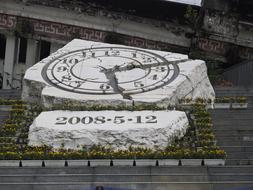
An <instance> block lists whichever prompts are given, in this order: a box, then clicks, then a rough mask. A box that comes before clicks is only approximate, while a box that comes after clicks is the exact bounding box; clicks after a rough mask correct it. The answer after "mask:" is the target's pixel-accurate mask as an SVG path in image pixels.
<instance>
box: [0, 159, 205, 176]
mask: <svg viewBox="0 0 253 190" xmlns="http://www.w3.org/2000/svg"><path fill="white" fill-rule="evenodd" d="M63 164H64V161H63ZM23 165H24V164H23ZM206 171H207V167H196V166H157V167H152V166H149V167H141V166H139V167H134V166H113V167H107V166H99V167H88V166H75V167H74V166H72V167H52V166H51V167H0V175H18V174H22V175H24V174H91V173H96V174H123V173H124V174H143V173H150V172H151V173H159V174H171V173H181V174H187V173H188V174H194V173H205V172H206Z"/></svg>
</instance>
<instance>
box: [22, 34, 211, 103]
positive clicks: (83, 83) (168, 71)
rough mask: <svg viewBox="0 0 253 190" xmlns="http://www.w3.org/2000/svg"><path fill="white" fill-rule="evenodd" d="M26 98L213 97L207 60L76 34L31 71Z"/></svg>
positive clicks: (57, 100)
mask: <svg viewBox="0 0 253 190" xmlns="http://www.w3.org/2000/svg"><path fill="white" fill-rule="evenodd" d="M22 98H23V99H24V100H26V101H30V102H36V103H40V104H42V105H44V106H45V107H52V106H53V105H54V104H56V103H62V102H64V101H68V102H71V103H73V105H74V104H77V105H81V104H84V105H87V104H91V105H92V104H94V103H97V104H104V105H119V104H129V105H132V104H133V103H136V104H138V103H156V104H158V105H161V106H168V105H176V104H177V103H178V100H179V99H181V98H191V99H196V98H204V99H211V100H214V98H215V93H214V90H213V87H212V85H211V83H210V81H209V79H208V76H207V68H206V65H205V62H204V61H202V60H191V59H189V58H188V56H187V55H183V54H177V53H171V52H164V51H156V50H147V49H141V48H134V47H129V46H123V45H115V44H106V43H98V42H91V41H85V40H77V39H75V40H73V41H71V42H70V43H68V44H67V45H66V46H64V47H63V48H61V49H59V50H58V51H56V52H55V53H53V54H51V55H50V56H49V57H47V58H45V59H43V60H42V61H40V62H39V63H37V64H35V65H34V66H32V67H31V68H29V69H28V70H27V71H26V74H25V77H24V84H23V91H22Z"/></svg>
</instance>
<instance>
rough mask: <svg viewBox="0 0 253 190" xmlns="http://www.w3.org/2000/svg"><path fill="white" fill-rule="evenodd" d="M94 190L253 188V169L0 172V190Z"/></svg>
mask: <svg viewBox="0 0 253 190" xmlns="http://www.w3.org/2000/svg"><path fill="white" fill-rule="evenodd" d="M242 168H243V172H242ZM96 186H104V187H117V188H124V189H131V190H133V189H136V190H143V189H145V190H157V189H159V190H168V189H172V190H186V189H187V190H223V189H231V188H236V187H253V166H250V167H248V166H247V167H240V168H238V167H237V166H226V167H191V166H170V167H165V166H157V167H134V166H133V167H119V166H118V167H115V166H113V167H102V166H100V167H87V166H81V167H62V168H57V167H50V168H49V167H48V168H46V167H45V168H42V167H40V168H38V167H36V168H34V167H22V168H18V169H17V168H13V167H12V168H9V167H4V168H0V189H3V190H42V189H43V190H46V189H50V190H69V189H71V190H85V189H90V188H91V187H96Z"/></svg>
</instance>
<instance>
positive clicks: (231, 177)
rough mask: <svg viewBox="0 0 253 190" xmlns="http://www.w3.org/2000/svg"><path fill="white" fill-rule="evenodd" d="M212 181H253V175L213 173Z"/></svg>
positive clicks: (210, 178) (210, 177)
mask: <svg viewBox="0 0 253 190" xmlns="http://www.w3.org/2000/svg"><path fill="white" fill-rule="evenodd" d="M209 180H211V181H216V182H218V181H253V173H250V174H249V173H212V174H211V175H210V176H209Z"/></svg>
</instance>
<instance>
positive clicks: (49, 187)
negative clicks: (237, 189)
mask: <svg viewBox="0 0 253 190" xmlns="http://www.w3.org/2000/svg"><path fill="white" fill-rule="evenodd" d="M219 184H222V185H223V184H224V183H219ZM234 184H235V183H231V186H233V185H234ZM237 184H241V183H240V182H239V183H238V182H237ZM243 184H246V183H245V182H243ZM249 184H253V183H250V182H249ZM224 185H226V186H228V185H227V183H225V184H224ZM97 186H103V187H105V188H106V187H107V188H108V189H111V188H115V189H121V188H123V189H124V190H142V189H145V190H155V189H159V190H168V189H176V190H186V189H187V190H201V189H203V190H209V189H211V188H212V187H213V185H212V184H210V182H185V183H184V182H162V183H161V182H151V181H143V182H131V181H130V182H124V183H122V182H100V181H91V182H65V183H64V182H63V183H2V184H0V189H1V190H70V189H71V190H90V189H96V187H97Z"/></svg>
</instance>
